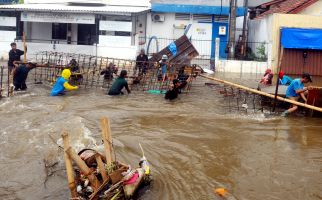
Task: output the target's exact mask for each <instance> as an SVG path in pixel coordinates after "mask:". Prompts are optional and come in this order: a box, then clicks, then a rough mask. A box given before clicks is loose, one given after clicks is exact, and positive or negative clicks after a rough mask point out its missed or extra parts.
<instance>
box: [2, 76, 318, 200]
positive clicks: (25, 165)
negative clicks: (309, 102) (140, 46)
mask: <svg viewBox="0 0 322 200" xmlns="http://www.w3.org/2000/svg"><path fill="white" fill-rule="evenodd" d="M229 77H230V78H231V77H232V76H229ZM227 78H228V77H227ZM239 78H240V77H238V80H237V82H238V81H239V82H243V81H241V79H239ZM200 79H201V78H200ZM104 92H105V91H104V90H101V89H96V90H81V91H77V92H71V93H69V94H68V95H66V96H64V97H49V96H48V94H49V88H47V87H44V86H41V85H33V84H29V90H28V92H27V93H21V94H18V95H16V96H15V97H13V98H10V99H8V98H6V99H2V100H0V115H1V120H0V127H1V129H0V137H1V139H0V151H1V153H0V169H1V175H0V177H1V178H0V199H9V200H11V199H12V200H14V199H26V200H29V199H30V200H34V199H50V200H56V199H68V197H69V191H68V185H67V180H66V174H65V171H64V162H63V154H62V152H61V151H60V150H59V148H58V147H57V145H56V144H55V142H57V143H58V144H61V140H60V134H61V132H62V130H66V131H68V132H69V133H70V135H71V140H72V141H73V142H72V143H71V144H72V146H73V147H75V148H76V149H77V150H79V149H81V148H83V147H91V146H93V145H94V144H100V138H101V133H100V128H99V120H100V118H101V117H103V116H108V117H109V118H110V119H111V128H112V135H113V138H114V147H115V151H116V157H117V159H118V160H120V161H123V162H125V163H130V164H131V165H132V166H137V165H138V161H139V159H140V156H141V152H140V149H139V145H138V143H139V142H140V143H141V144H142V146H143V148H144V151H145V154H146V157H147V158H148V160H149V162H150V163H151V166H152V174H153V179H154V181H153V183H152V184H151V186H150V187H149V188H147V189H146V190H144V191H141V192H140V196H139V199H142V200H150V199H153V200H154V199H161V200H163V199H164V200H167V199H169V200H172V199H184V200H186V199H187V200H190V199H191V200H199V199H205V200H208V199H216V197H215V196H214V194H213V189H214V188H218V187H225V188H227V189H228V190H229V191H230V192H231V193H232V194H233V195H234V196H235V197H236V198H237V199H240V200H242V199H243V200H246V199H250V200H263V199H274V200H275V199H276V200H285V199H290V200H318V199H322V123H321V122H322V119H315V118H300V117H289V118H281V117H279V116H276V115H266V114H263V113H260V112H258V113H251V112H250V113H248V114H245V113H236V112H228V110H227V109H226V108H224V107H223V101H222V99H221V98H219V96H218V94H215V93H214V92H212V91H211V90H209V88H207V87H204V86H203V83H202V81H200V82H199V83H197V84H196V85H195V87H193V88H192V92H191V93H190V94H189V95H181V96H180V98H179V99H178V100H176V101H174V102H167V101H165V100H164V99H163V98H162V96H159V95H152V94H147V93H142V92H137V91H134V92H133V94H131V95H125V96H121V97H108V96H106V95H105V94H104ZM49 135H50V136H49ZM45 164H46V165H53V166H52V167H50V168H46V167H45Z"/></svg>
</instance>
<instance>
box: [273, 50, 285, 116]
mask: <svg viewBox="0 0 322 200" xmlns="http://www.w3.org/2000/svg"><path fill="white" fill-rule="evenodd" d="M280 45H281V53H280V55H279V60H278V67H279V70H277V71H278V74H277V79H276V88H275V95H274V96H275V98H274V103H273V112H275V108H276V103H277V94H278V86H279V85H280V77H279V75H280V73H281V71H282V59H283V56H284V48H283V46H282V44H280Z"/></svg>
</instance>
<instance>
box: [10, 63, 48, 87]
mask: <svg viewBox="0 0 322 200" xmlns="http://www.w3.org/2000/svg"><path fill="white" fill-rule="evenodd" d="M13 65H14V68H13V70H12V75H13V85H14V88H15V89H14V90H15V91H17V90H26V89H27V85H26V80H27V77H28V73H29V72H30V70H32V69H33V68H35V67H41V66H44V65H37V64H36V63H35V62H33V61H30V62H28V63H26V64H24V63H22V62H21V61H14V62H13Z"/></svg>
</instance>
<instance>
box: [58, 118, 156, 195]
mask: <svg viewBox="0 0 322 200" xmlns="http://www.w3.org/2000/svg"><path fill="white" fill-rule="evenodd" d="M101 128H102V140H103V142H104V151H105V152H104V153H99V152H98V151H96V150H93V149H83V150H81V151H80V152H79V153H76V151H75V150H74V149H73V148H72V147H71V146H70V144H69V137H68V134H67V133H66V132H64V133H63V134H62V138H63V141H64V157H65V165H66V171H67V179H68V185H69V189H70V192H71V199H93V200H94V199H104V200H107V199H113V200H116V199H130V198H131V197H133V195H134V194H135V192H136V191H137V189H138V188H139V186H140V185H141V184H143V183H147V182H149V180H150V178H149V176H150V168H149V165H148V162H147V160H146V158H145V157H144V153H143V157H142V158H141V160H140V162H139V167H138V168H137V169H131V167H130V166H129V165H125V164H122V163H120V162H118V161H116V160H115V159H113V156H112V155H113V148H112V138H111V129H110V122H109V120H108V119H107V118H103V119H102V120H101ZM140 147H141V145H140ZM141 149H142V147H141ZM142 152H143V150H142ZM104 154H105V155H104ZM73 163H74V164H75V166H73Z"/></svg>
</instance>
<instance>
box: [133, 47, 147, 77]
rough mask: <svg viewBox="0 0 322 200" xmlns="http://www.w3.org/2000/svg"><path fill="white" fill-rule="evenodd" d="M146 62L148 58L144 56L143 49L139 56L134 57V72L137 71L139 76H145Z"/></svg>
mask: <svg viewBox="0 0 322 200" xmlns="http://www.w3.org/2000/svg"><path fill="white" fill-rule="evenodd" d="M148 62H149V59H148V56H147V55H146V54H145V51H144V49H141V51H140V54H139V55H138V56H137V57H136V66H135V72H136V71H137V69H139V75H141V74H146V71H147V69H148Z"/></svg>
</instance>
